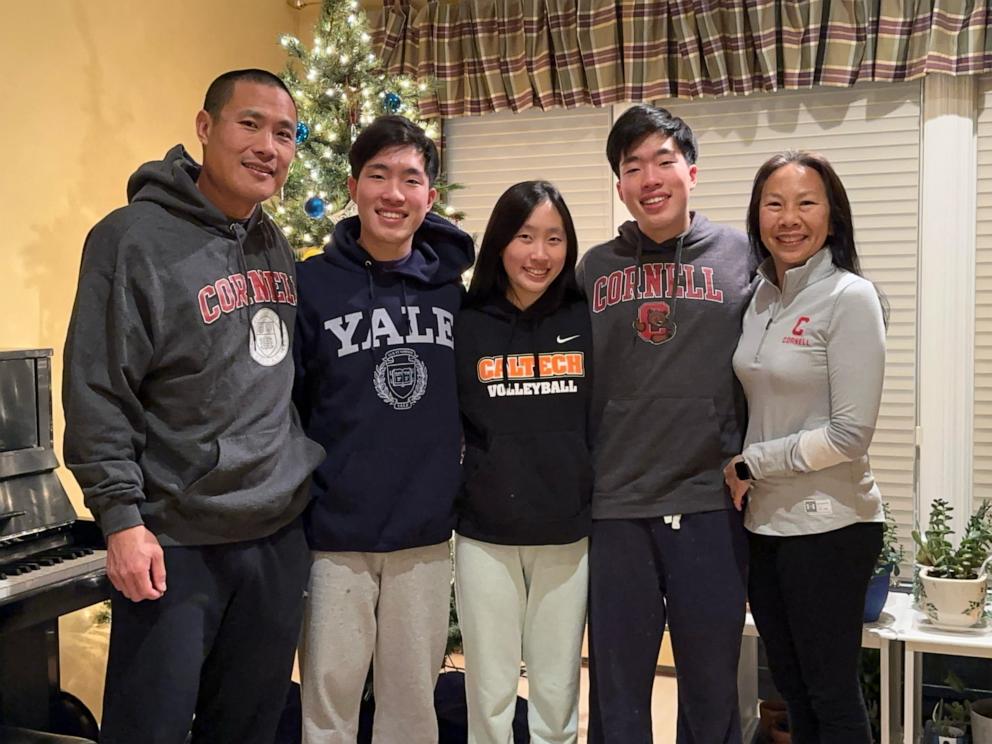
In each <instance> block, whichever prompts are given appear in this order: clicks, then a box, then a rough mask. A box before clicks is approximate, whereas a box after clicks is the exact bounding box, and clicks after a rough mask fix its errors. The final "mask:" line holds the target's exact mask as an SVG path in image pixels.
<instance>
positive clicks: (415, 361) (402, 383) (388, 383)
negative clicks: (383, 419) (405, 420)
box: [372, 349, 427, 411]
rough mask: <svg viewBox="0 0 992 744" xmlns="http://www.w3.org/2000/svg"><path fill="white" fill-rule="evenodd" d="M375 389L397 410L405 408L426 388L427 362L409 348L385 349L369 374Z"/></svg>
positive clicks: (422, 393)
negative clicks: (383, 354) (371, 373)
mask: <svg viewBox="0 0 992 744" xmlns="http://www.w3.org/2000/svg"><path fill="white" fill-rule="evenodd" d="M372 379H373V382H374V383H375V392H376V394H378V396H379V397H380V398H381V399H382V400H383V402H384V403H387V404H388V405H391V406H392V407H393V408H395V409H396V410H397V411H406V410H407V409H410V408H413V406H414V405H415V404H416V403H417V401H418V400H420V399H421V398H422V397H423V396H424V392H426V390H427V366H426V365H425V364H424V363H423V362H422V361H420V357H418V356H417V353H416V352H415V351H414V350H413V349H393V350H392V351H387V352H386V354H385V356H383V358H382V361H381V362H379V364H377V365H376V368H375V373H374V374H373V376H372Z"/></svg>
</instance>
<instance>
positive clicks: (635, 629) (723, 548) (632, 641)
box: [589, 510, 747, 744]
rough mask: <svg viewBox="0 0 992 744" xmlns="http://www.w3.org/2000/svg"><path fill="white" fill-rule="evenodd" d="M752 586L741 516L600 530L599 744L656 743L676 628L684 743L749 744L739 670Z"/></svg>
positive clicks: (593, 727)
mask: <svg viewBox="0 0 992 744" xmlns="http://www.w3.org/2000/svg"><path fill="white" fill-rule="evenodd" d="M746 584H747V538H746V537H745V533H744V527H743V523H742V519H741V515H740V513H738V512H736V511H733V510H728V511H714V512H705V513H701V514H686V515H684V516H683V517H682V518H681V524H680V526H679V529H677V530H676V529H673V528H672V525H669V524H665V522H664V520H663V519H662V518H660V517H659V518H654V519H606V520H596V521H594V522H593V527H592V537H591V539H590V542H589V683H590V691H589V698H590V699H589V742H590V744H650V742H651V741H652V737H651V692H652V688H653V686H654V677H655V669H656V666H657V659H658V652H659V650H660V648H661V639H662V635H663V634H664V630H665V623H666V621H667V623H668V627H669V628H670V630H671V634H672V651H673V652H674V655H675V666H676V671H677V673H678V687H679V708H678V710H679V713H678V738H677V741H678V744H740V742H741V722H740V711H739V710H738V702H737V665H738V661H739V658H740V649H741V630H742V628H743V626H744V599H745V587H746Z"/></svg>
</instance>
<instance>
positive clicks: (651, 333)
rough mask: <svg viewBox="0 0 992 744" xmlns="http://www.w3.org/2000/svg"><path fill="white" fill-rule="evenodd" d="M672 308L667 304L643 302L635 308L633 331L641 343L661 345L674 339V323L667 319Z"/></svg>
mask: <svg viewBox="0 0 992 744" xmlns="http://www.w3.org/2000/svg"><path fill="white" fill-rule="evenodd" d="M671 312H672V308H671V307H670V306H669V305H668V303H667V302H645V303H644V304H642V305H641V306H640V307H638V308H637V320H635V321H634V323H633V325H634V330H635V331H637V335H638V337H639V338H641V339H642V340H643V341H647V342H648V343H652V344H663V343H665V342H666V341H671V340H672V338H674V337H675V330H676V326H675V322H674V321H673V320H671V319H670V318H669V316H670V315H671Z"/></svg>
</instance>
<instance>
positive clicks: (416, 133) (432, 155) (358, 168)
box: [348, 114, 441, 186]
mask: <svg viewBox="0 0 992 744" xmlns="http://www.w3.org/2000/svg"><path fill="white" fill-rule="evenodd" d="M392 147H413V148H414V149H415V150H417V151H418V152H419V153H420V154H421V155H423V157H424V173H426V174H427V180H428V182H429V183H430V184H431V185H432V186H433V185H434V181H435V179H437V174H438V170H439V169H440V164H441V160H440V158H439V157H438V154H437V146H436V145H435V144H434V141H433V140H432V139H431V138H430V137H428V136H427V135H426V134H424V130H423V129H421V128H420V127H418V126H417V125H416V124H414V123H413V122H412V121H410V120H409V119H407V118H406V117H404V116H397V115H395V114H392V115H389V116H380V117H378V118H377V119H376V120H375V121H373V122H372V123H371V124H369V125H368V126H367V127H365V129H363V130H362V131H361V133H360V134H359V135H358V137H356V138H355V141H354V142H353V143H352V145H351V150H349V152H348V162H349V163H350V164H351V176H352V178H358V176H359V174H361V172H362V168H364V167H365V164H366V163H367V162H369V161H370V160H371V159H372V158H374V157H375V156H376V155H377V154H379V153H380V152H382V151H383V150H387V149H389V148H392Z"/></svg>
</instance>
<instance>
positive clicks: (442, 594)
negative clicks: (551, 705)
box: [293, 116, 474, 744]
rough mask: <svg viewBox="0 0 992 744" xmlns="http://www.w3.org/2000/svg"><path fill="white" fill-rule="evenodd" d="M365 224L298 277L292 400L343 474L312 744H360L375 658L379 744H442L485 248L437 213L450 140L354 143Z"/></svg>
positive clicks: (314, 588)
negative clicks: (470, 333) (475, 278)
mask: <svg viewBox="0 0 992 744" xmlns="http://www.w3.org/2000/svg"><path fill="white" fill-rule="evenodd" d="M350 161H351V177H350V178H349V179H348V189H349V192H350V193H351V198H352V200H353V201H354V202H355V204H356V205H357V207H358V215H357V216H356V217H350V218H348V219H344V220H342V221H341V222H339V223H338V224H337V225H336V226H335V229H334V236H333V238H332V239H331V242H330V243H329V244H328V245H327V247H326V248H325V249H324V252H323V253H322V254H321V255H319V256H315V257H313V258H311V259H310V260H309V261H306V262H305V263H304V264H302V265H301V266H300V267H299V295H300V310H299V314H298V315H297V336H296V338H295V344H294V355H295V358H296V368H297V373H296V384H295V386H294V392H293V397H294V400H295V402H296V405H297V407H298V409H299V411H300V416H301V418H302V419H303V425H304V428H305V430H306V432H307V434H308V435H309V436H310V437H312V438H313V439H315V440H316V441H318V442H320V443H321V444H323V445H324V447H325V448H326V450H327V459H325V460H324V462H323V463H322V464H321V465H320V466H319V467H318V468H317V470H316V472H315V473H314V478H313V487H312V502H311V505H310V508H309V509H308V511H307V513H306V530H307V537H308V538H309V541H310V547H311V549H312V550H313V551H314V552H313V556H314V563H313V568H312V570H311V576H310V585H309V598H308V600H307V605H306V611H305V619H304V627H303V634H302V640H301V672H302V682H303V741H304V742H305V744H332V743H333V744H339V743H341V744H343V743H344V742H354V741H355V738H356V734H357V730H358V711H359V705H360V703H361V697H362V690H363V687H364V685H365V679H366V675H367V673H368V669H369V662H370V660H371V661H372V663H373V678H374V691H375V702H376V711H375V726H374V729H373V740H374V741H375V742H377V743H378V744H391V743H393V742H404V741H409V742H417V744H431V743H432V742H436V741H437V719H436V717H435V714H434V682H435V681H436V679H437V674H438V672H439V670H440V668H441V663H442V661H443V658H444V648H445V642H446V640H447V630H448V601H449V600H448V598H449V595H450V591H451V566H450V560H449V555H448V538H449V537H450V535H451V530H452V526H453V505H454V499H455V496H456V494H457V493H458V489H459V485H460V479H461V470H460V464H459V457H460V450H461V440H460V429H459V426H460V425H459V417H458V397H457V389H456V384H455V357H454V342H453V340H452V327H453V321H454V317H455V314H456V313H457V312H458V308H459V305H460V303H461V298H462V294H463V289H462V285H461V283H460V276H461V273H462V272H463V271H464V270H465V269H467V268H468V267H469V266H470V265H471V263H472V259H473V256H474V249H473V245H472V239H471V238H470V237H469V236H468V235H467V234H466V233H464V232H462V231H461V230H459V229H458V228H456V227H455V226H454V225H452V224H451V223H449V222H447V221H446V220H444V219H442V218H440V217H437V216H436V215H433V214H430V210H431V206H432V205H433V203H434V199H435V197H436V196H437V192H436V190H435V189H434V187H433V182H434V179H435V177H436V176H437V172H438V153H437V149H436V148H435V146H434V143H433V142H431V140H430V139H429V138H428V137H427V136H426V135H425V134H424V133H423V132H422V131H421V130H420V129H419V128H417V127H416V126H414V125H413V124H411V123H410V122H409V121H407V120H406V119H404V118H403V117H400V116H384V117H381V118H379V119H376V121H375V122H373V123H372V124H370V125H369V126H368V127H366V128H365V129H364V130H362V132H361V134H359V136H358V138H357V139H356V140H355V143H354V144H353V145H352V148H351V153H350Z"/></svg>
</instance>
